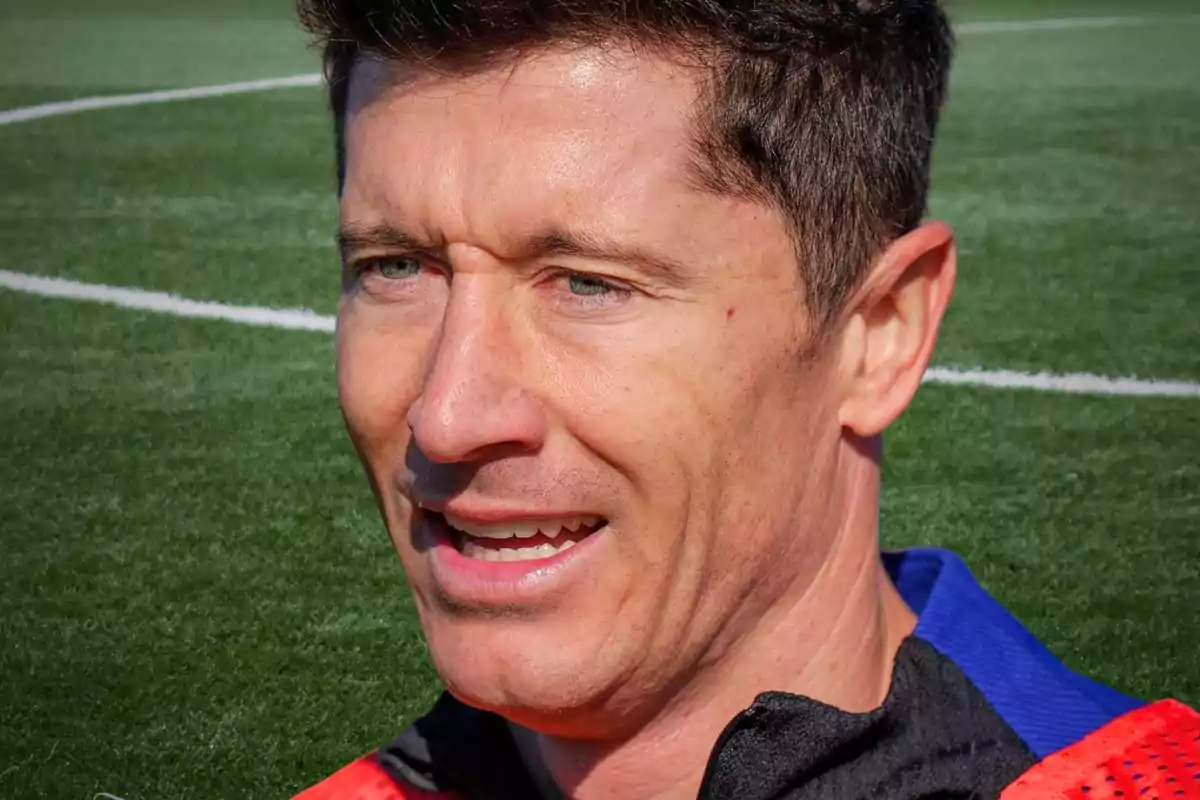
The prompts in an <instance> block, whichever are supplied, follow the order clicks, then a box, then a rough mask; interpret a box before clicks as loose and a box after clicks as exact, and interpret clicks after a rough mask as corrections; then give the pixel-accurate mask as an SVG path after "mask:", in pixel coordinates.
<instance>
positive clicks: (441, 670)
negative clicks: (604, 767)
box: [425, 618, 620, 736]
mask: <svg viewBox="0 0 1200 800" xmlns="http://www.w3.org/2000/svg"><path fill="white" fill-rule="evenodd" d="M535 626H536V628H537V630H533V629H534V628H535ZM555 627H559V626H555ZM581 627H582V626H580V625H578V624H573V625H565V626H561V629H562V635H561V636H557V635H554V633H553V631H548V630H545V628H546V624H545V623H530V622H526V621H522V620H513V619H503V618H491V619H475V620H469V621H459V620H455V621H448V620H436V621H432V624H429V625H427V626H426V634H425V635H426V640H427V641H428V643H429V651H430V654H431V656H432V658H433V665H434V668H435V669H436V670H437V673H438V676H439V677H440V678H441V680H442V683H443V684H444V685H445V687H446V690H447V691H449V692H450V693H451V694H452V695H454V696H455V697H456V698H457V699H458V700H460V701H461V702H463V703H466V704H467V705H469V706H473V707H475V708H478V709H481V710H484V711H490V712H493V713H496V714H500V715H501V716H503V717H505V718H506V719H508V720H510V721H512V722H514V723H516V724H518V725H522V726H524V727H527V728H531V729H533V730H537V731H539V732H541V733H545V734H549V735H563V736H573V735H578V733H579V727H580V725H581V724H583V723H585V722H586V721H587V720H588V719H589V718H592V717H594V715H595V714H596V713H597V712H599V711H600V710H601V708H600V707H601V706H602V705H603V704H604V700H605V698H607V697H609V696H611V694H612V691H613V689H614V688H615V686H616V684H617V676H618V675H619V674H620V672H619V670H617V669H614V667H615V666H616V665H615V664H614V663H613V658H612V656H613V655H615V653H614V652H613V650H612V648H611V647H609V646H605V647H604V650H605V651H606V652H605V653H603V657H601V655H602V654H601V652H600V651H601V644H602V643H601V641H600V640H599V639H598V640H597V641H596V642H595V643H594V644H590V643H588V642H587V640H581V638H580V636H579V632H580V630H581Z"/></svg>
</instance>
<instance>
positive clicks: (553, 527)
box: [446, 514, 600, 539]
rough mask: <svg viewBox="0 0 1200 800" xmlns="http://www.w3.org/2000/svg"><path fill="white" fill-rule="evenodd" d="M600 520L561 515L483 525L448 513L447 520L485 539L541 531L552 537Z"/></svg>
mask: <svg viewBox="0 0 1200 800" xmlns="http://www.w3.org/2000/svg"><path fill="white" fill-rule="evenodd" d="M599 521H600V518H599V517H594V516H590V515H583V516H578V517H559V518H558V519H523V520H511V521H508V522H501V523H497V524H495V525H481V524H479V523H477V522H468V521H467V520H465V519H462V518H461V517H456V516H454V515H453V514H446V522H448V523H449V524H450V527H451V528H454V529H455V530H458V531H462V532H463V533H465V534H467V535H468V536H478V537H481V538H484V539H512V538H514V537H516V538H517V539H528V538H529V537H531V536H536V535H537V534H539V533H541V534H543V535H545V536H549V537H550V538H551V539H553V538H554V537H556V536H558V535H559V534H560V533H562V531H563V529H564V528H566V529H567V530H569V531H577V530H579V529H580V528H591V527H593V526H594V525H596V523H598V522H599Z"/></svg>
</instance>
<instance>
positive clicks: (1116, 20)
mask: <svg viewBox="0 0 1200 800" xmlns="http://www.w3.org/2000/svg"><path fill="white" fill-rule="evenodd" d="M1192 22H1200V14H1179V15H1166V14H1163V15H1155V16H1146V17H1064V18H1062V19H1025V20H1011V21H1006V20H994V21H992V22H962V23H959V24H958V25H955V26H954V32H955V33H956V34H957V35H959V36H978V35H984V34H990V33H1035V32H1037V31H1068V30H1079V29H1084V28H1134V27H1138V26H1141V25H1156V24H1163V23H1171V24H1174V25H1179V24H1187V23H1192Z"/></svg>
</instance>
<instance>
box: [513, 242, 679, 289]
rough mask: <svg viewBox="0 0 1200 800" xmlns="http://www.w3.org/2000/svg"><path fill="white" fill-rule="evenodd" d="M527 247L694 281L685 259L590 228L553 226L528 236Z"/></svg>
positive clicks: (674, 281) (532, 252)
mask: <svg viewBox="0 0 1200 800" xmlns="http://www.w3.org/2000/svg"><path fill="white" fill-rule="evenodd" d="M525 249H526V251H527V253H528V254H529V256H531V257H541V258H544V257H546V256H570V257H572V258H580V259H586V260H590V261H608V262H611V263H614V264H630V265H632V266H635V267H638V268H640V269H641V270H642V271H643V272H645V273H646V274H647V275H649V276H650V277H653V278H657V279H658V280H661V281H662V282H664V283H667V284H669V285H672V286H676V287H684V286H687V285H688V284H691V283H694V282H695V277H696V275H695V270H694V269H692V268H690V267H688V265H687V264H685V263H683V262H682V261H677V260H675V259H673V258H670V257H668V256H665V255H662V254H659V253H655V252H653V251H650V250H646V249H644V248H641V247H637V246H635V245H628V244H623V243H621V242H617V241H614V240H610V239H606V238H604V237H603V236H600V235H597V234H595V233H591V232H589V231H582V230H576V231H560V230H551V231H546V232H544V233H542V234H539V235H537V236H535V237H533V238H532V239H530V240H529V242H528V244H527V246H526V248H525Z"/></svg>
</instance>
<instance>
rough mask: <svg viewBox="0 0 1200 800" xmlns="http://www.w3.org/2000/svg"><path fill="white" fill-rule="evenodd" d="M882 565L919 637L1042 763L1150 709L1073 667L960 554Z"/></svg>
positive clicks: (918, 555) (920, 551)
mask: <svg viewBox="0 0 1200 800" xmlns="http://www.w3.org/2000/svg"><path fill="white" fill-rule="evenodd" d="M884 564H885V566H886V568H887V570H888V574H889V575H890V576H891V578H892V581H893V582H894V583H895V585H896V587H897V589H898V590H899V591H900V594H901V596H902V597H903V598H904V600H905V602H907V603H908V605H909V606H910V607H911V608H912V609H913V611H915V612H916V614H917V618H918V622H917V627H916V630H915V631H914V635H915V636H917V637H919V638H921V639H923V640H924V641H925V642H927V643H929V644H930V645H931V646H932V647H934V648H935V649H936V650H937V651H938V652H940V653H942V654H943V655H945V656H946V657H947V658H948V659H950V660H951V661H952V662H953V663H954V664H955V665H956V666H957V667H958V668H959V669H961V670H962V671H963V672H964V673H965V674H966V675H967V677H968V678H970V679H971V682H972V683H973V684H974V685H975V686H976V687H977V688H978V689H979V691H980V692H982V693H983V696H984V697H985V698H987V700H988V702H989V703H991V705H992V707H993V708H994V709H995V710H996V713H997V714H999V715H1000V717H1001V719H1003V720H1004V721H1005V722H1006V723H1007V724H1008V725H1009V726H1010V727H1012V728H1013V730H1014V731H1016V733H1017V735H1018V736H1020V737H1021V739H1022V740H1023V741H1024V742H1025V743H1026V744H1027V745H1028V746H1029V748H1030V750H1032V751H1033V753H1034V754H1035V755H1037V757H1038V758H1045V757H1046V756H1048V755H1050V754H1051V753H1054V752H1057V751H1058V750H1061V749H1062V748H1064V747H1066V746H1068V745H1071V744H1074V743H1075V742H1078V741H1079V740H1081V739H1083V738H1084V737H1085V736H1087V735H1088V734H1090V733H1092V732H1093V731H1095V730H1097V729H1099V728H1101V727H1103V726H1104V725H1106V724H1108V723H1109V722H1112V721H1113V720H1115V719H1117V718H1118V717H1121V716H1123V715H1125V714H1127V713H1129V712H1131V711H1134V710H1136V709H1138V708H1140V707H1142V706H1143V705H1145V703H1144V702H1143V701H1141V700H1138V699H1136V698H1132V697H1128V696H1126V695H1124V694H1122V693H1121V692H1118V691H1116V690H1115V689H1112V688H1110V687H1108V686H1105V685H1104V684H1101V683H1098V682H1096V681H1094V680H1092V679H1091V678H1088V677H1086V676H1084V675H1081V674H1079V673H1078V672H1075V671H1074V670H1072V669H1070V668H1069V667H1067V666H1066V665H1065V664H1064V663H1063V662H1062V661H1060V660H1059V659H1058V658H1057V657H1056V656H1055V655H1054V654H1053V653H1051V652H1050V650H1049V649H1048V648H1047V647H1046V646H1045V645H1044V644H1042V643H1041V642H1040V641H1039V640H1038V639H1037V637H1035V636H1034V635H1033V634H1032V633H1030V632H1029V631H1028V630H1027V629H1026V628H1025V626H1024V625H1022V624H1021V623H1020V622H1019V621H1018V620H1017V619H1016V617H1014V616H1013V615H1012V614H1011V613H1009V611H1008V610H1007V609H1006V608H1005V607H1004V606H1003V605H1001V604H1000V603H999V602H997V601H996V600H995V599H994V598H993V597H992V596H991V595H989V594H988V593H987V591H985V590H984V588H983V587H982V586H980V585H979V583H978V581H976V580H975V578H974V576H973V575H972V574H971V571H970V569H968V568H967V565H966V564H965V563H964V562H963V561H962V559H960V558H959V557H958V556H956V555H955V554H953V553H951V552H949V551H947V550H939V549H934V548H915V549H912V550H904V551H899V552H888V553H884Z"/></svg>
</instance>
